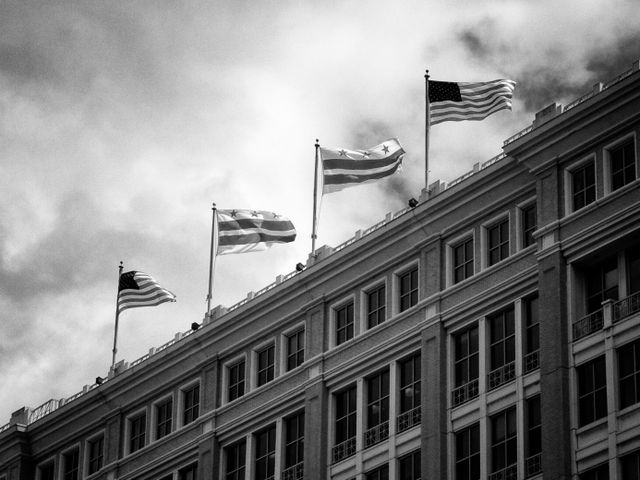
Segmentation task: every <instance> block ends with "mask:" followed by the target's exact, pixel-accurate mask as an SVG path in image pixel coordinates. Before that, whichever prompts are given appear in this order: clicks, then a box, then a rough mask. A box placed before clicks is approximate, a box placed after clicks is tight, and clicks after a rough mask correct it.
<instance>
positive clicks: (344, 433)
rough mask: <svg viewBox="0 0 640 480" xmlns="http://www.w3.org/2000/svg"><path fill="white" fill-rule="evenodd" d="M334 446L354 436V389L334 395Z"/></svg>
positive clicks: (355, 409)
mask: <svg viewBox="0 0 640 480" xmlns="http://www.w3.org/2000/svg"><path fill="white" fill-rule="evenodd" d="M335 398H336V444H339V443H342V442H344V441H346V440H349V439H351V438H354V437H355V436H356V411H357V405H356V387H355V386H353V387H351V388H349V389H347V390H345V391H343V392H340V393H336V395H335Z"/></svg>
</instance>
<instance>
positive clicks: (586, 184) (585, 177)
mask: <svg viewBox="0 0 640 480" xmlns="http://www.w3.org/2000/svg"><path fill="white" fill-rule="evenodd" d="M570 175H571V200H572V206H573V211H574V212H575V211H576V210H579V209H581V208H582V207H584V206H586V205H589V204H590V203H592V202H594V201H595V199H596V170H595V166H594V164H593V162H588V163H586V164H584V165H582V166H580V167H578V168H576V169H574V170H572V171H571V172H570Z"/></svg>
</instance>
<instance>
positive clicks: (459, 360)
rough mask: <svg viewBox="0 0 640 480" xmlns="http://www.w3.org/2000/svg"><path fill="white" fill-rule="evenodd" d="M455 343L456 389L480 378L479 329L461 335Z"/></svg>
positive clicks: (471, 329)
mask: <svg viewBox="0 0 640 480" xmlns="http://www.w3.org/2000/svg"><path fill="white" fill-rule="evenodd" d="M454 343H455V354H456V361H455V377H456V378H455V382H456V387H459V386H461V385H464V384H466V383H469V382H470V381H472V380H476V379H477V378H478V327H477V326H476V327H473V328H470V329H469V330H466V331H465V332H462V333H459V334H457V335H456V336H455V338H454Z"/></svg>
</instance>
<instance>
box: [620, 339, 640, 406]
mask: <svg viewBox="0 0 640 480" xmlns="http://www.w3.org/2000/svg"><path fill="white" fill-rule="evenodd" d="M618 387H619V389H620V409H623V408H626V407H628V406H630V405H634V404H636V403H640V340H636V341H635V342H633V343H629V344H627V345H624V346H622V347H620V348H618Z"/></svg>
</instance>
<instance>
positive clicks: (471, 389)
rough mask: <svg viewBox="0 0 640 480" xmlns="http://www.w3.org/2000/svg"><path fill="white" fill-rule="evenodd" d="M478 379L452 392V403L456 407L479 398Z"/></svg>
mask: <svg viewBox="0 0 640 480" xmlns="http://www.w3.org/2000/svg"><path fill="white" fill-rule="evenodd" d="M478 392H479V389H478V379H476V380H472V381H470V382H469V383H465V384H464V385H460V386H459V387H458V388H456V389H455V390H453V392H451V403H452V404H453V406H454V407H456V406H458V405H460V404H461V403H464V402H466V401H468V400H471V399H472V398H474V397H477V396H478Z"/></svg>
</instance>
